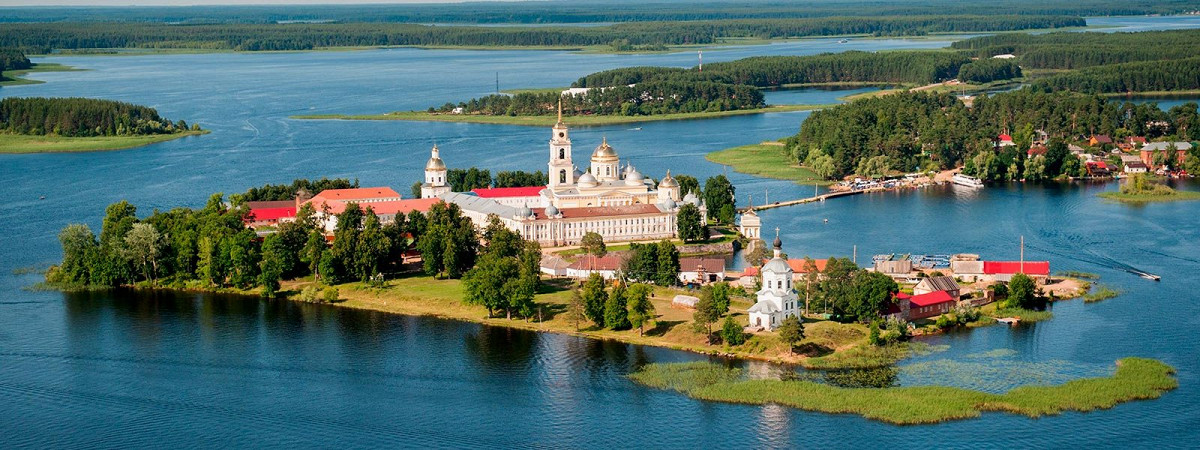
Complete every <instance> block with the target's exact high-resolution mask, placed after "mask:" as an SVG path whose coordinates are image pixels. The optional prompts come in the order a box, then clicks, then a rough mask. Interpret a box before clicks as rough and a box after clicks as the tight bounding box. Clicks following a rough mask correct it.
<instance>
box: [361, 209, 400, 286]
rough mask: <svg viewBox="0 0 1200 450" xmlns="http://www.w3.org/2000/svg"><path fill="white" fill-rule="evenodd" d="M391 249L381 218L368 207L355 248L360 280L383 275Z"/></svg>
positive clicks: (390, 241)
mask: <svg viewBox="0 0 1200 450" xmlns="http://www.w3.org/2000/svg"><path fill="white" fill-rule="evenodd" d="M391 249H392V240H391V239H390V238H388V237H387V235H386V234H384V232H383V226H382V224H380V222H379V216H376V215H375V211H374V210H373V209H372V208H371V207H369V206H368V207H367V210H366V212H365V218H364V219H363V228H362V231H361V232H360V233H358V243H357V245H355V247H354V253H355V262H356V264H355V267H356V272H357V275H358V278H359V280H360V281H364V282H365V281H367V280H368V279H370V278H371V277H373V276H376V275H377V274H381V273H382V272H381V269H382V268H383V266H384V265H386V264H387V258H388V255H389V254H390V253H391ZM380 281H382V280H380Z"/></svg>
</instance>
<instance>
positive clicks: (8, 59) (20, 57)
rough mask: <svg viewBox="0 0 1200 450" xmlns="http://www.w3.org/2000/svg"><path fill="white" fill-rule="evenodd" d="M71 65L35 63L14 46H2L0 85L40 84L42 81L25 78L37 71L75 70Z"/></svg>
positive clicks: (0, 52)
mask: <svg viewBox="0 0 1200 450" xmlns="http://www.w3.org/2000/svg"><path fill="white" fill-rule="evenodd" d="M77 70H80V69H76V68H74V67H71V66H65V65H62V64H54V63H33V62H30V61H29V58H28V57H26V56H25V52H22V51H20V50H17V49H12V48H0V87H2V86H19V85H24V84H40V83H43V82H42V81H38V80H30V79H28V78H24V77H25V76H26V75H29V74H31V73H36V72H74V71H77Z"/></svg>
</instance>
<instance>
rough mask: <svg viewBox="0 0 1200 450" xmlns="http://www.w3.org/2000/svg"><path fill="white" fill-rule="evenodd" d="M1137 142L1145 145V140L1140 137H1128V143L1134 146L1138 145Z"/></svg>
mask: <svg viewBox="0 0 1200 450" xmlns="http://www.w3.org/2000/svg"><path fill="white" fill-rule="evenodd" d="M1138 142H1141V143H1143V144H1145V143H1146V138H1144V137H1141V136H1130V137H1129V143H1130V144H1136V143H1138Z"/></svg>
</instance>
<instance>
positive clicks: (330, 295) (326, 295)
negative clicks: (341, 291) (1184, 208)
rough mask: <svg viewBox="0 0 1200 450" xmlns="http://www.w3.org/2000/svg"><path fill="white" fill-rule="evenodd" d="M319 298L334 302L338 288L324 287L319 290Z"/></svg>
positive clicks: (336, 298)
mask: <svg viewBox="0 0 1200 450" xmlns="http://www.w3.org/2000/svg"><path fill="white" fill-rule="evenodd" d="M321 299H322V300H324V301H325V303H333V302H336V301H337V300H338V289H337V288H335V287H333V286H329V287H327V288H325V291H323V292H321Z"/></svg>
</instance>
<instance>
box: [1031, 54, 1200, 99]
mask: <svg viewBox="0 0 1200 450" xmlns="http://www.w3.org/2000/svg"><path fill="white" fill-rule="evenodd" d="M1032 87H1033V88H1034V89H1040V90H1044V91H1052V90H1069V91H1076V92H1087V93H1124V92H1159V91H1184V90H1193V89H1200V57H1193V58H1187V59H1179V60H1171V61H1142V62H1133V63H1126V64H1113V65H1107V66H1097V67H1088V68H1086V69H1080V70H1076V71H1071V72H1067V73H1063V74H1059V75H1054V76H1051V77H1047V78H1041V79H1038V80H1036V81H1034V82H1033V83H1032Z"/></svg>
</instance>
